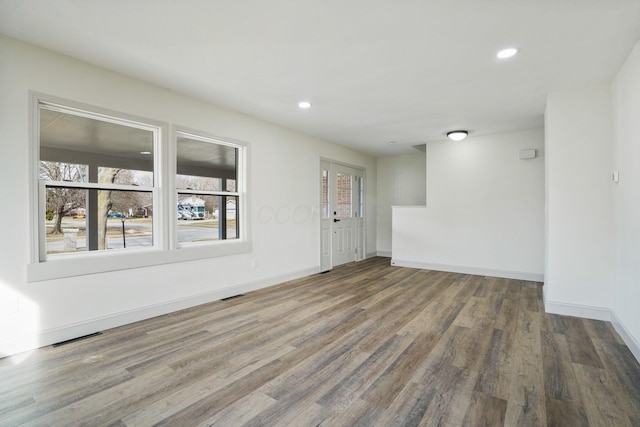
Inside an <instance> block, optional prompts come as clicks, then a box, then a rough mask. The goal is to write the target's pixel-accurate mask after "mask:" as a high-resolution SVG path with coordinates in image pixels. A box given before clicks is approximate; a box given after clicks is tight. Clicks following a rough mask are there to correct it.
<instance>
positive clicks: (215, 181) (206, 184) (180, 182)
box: [176, 175, 223, 191]
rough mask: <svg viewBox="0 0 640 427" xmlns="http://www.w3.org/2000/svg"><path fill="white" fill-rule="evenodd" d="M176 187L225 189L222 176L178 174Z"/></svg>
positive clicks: (204, 189) (186, 188)
mask: <svg viewBox="0 0 640 427" xmlns="http://www.w3.org/2000/svg"><path fill="white" fill-rule="evenodd" d="M176 188H181V189H183V190H203V191H223V188H222V180H221V179H220V178H207V177H205V176H189V175H176Z"/></svg>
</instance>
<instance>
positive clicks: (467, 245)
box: [392, 129, 544, 280]
mask: <svg viewBox="0 0 640 427" xmlns="http://www.w3.org/2000/svg"><path fill="white" fill-rule="evenodd" d="M543 144H544V141H543V131H542V129H533V130H526V131H520V132H509V133H503V134H496V135H490V136H482V137H480V136H479V137H468V138H467V139H465V140H464V141H460V142H452V141H441V142H432V143H429V144H427V207H424V208H417V207H397V208H394V210H393V242H392V246H393V250H392V252H393V262H394V263H395V264H396V265H406V266H414V267H424V268H434V269H442V270H447V271H460V272H469V273H478V274H488V275H494V276H500V277H516V278H525V279H531V280H542V273H543V265H544V264H543V259H544V258H543V254H544V253H543V248H544V240H543V235H544V233H543V231H544V150H543ZM527 148H534V149H536V150H537V154H538V156H537V157H536V158H535V159H531V160H520V159H519V150H521V149H527Z"/></svg>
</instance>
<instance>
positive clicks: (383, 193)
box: [376, 150, 427, 256]
mask: <svg viewBox="0 0 640 427" xmlns="http://www.w3.org/2000/svg"><path fill="white" fill-rule="evenodd" d="M425 156H426V153H425V152H420V151H417V150H416V152H415V153H414V154H410V155H404V156H389V157H379V158H378V159H377V169H378V179H377V181H378V191H377V194H378V209H377V215H376V216H377V219H378V228H377V233H376V235H377V238H378V244H377V249H378V255H380V256H391V206H394V205H395V206H401V205H424V204H426V203H427V170H426V168H427V162H426V157H425Z"/></svg>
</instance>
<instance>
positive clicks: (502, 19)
mask: <svg viewBox="0 0 640 427" xmlns="http://www.w3.org/2000/svg"><path fill="white" fill-rule="evenodd" d="M0 32H1V33H4V34H6V35H9V36H11V37H15V38H18V39H22V40H25V41H28V42H31V43H34V44H37V45H41V46H44V47H47V48H50V49H53V50H55V51H59V52H62V53H64V54H68V55H70V56H73V57H77V58H80V59H82V60H85V61H88V62H91V63H94V64H98V65H100V66H103V67H106V68H109V69H112V70H115V71H118V72H121V73H124V74H127V75H130V76H134V77H138V78H141V79H144V80H146V81H150V82H153V83H156V84H158V85H160V86H163V87H167V88H170V89H172V90H175V91H179V92H182V93H185V94H188V95H191V96H195V97H197V98H200V99H204V100H207V101H210V102H212V103H214V104H217V105H221V106H225V107H227V108H230V109H233V110H237V111H241V112H244V113H247V114H250V115H252V116H255V117H259V118H262V119H264V120H267V121H270V122H273V123H278V124H281V125H284V126H287V127H290V128H293V129H297V130H300V131H302V132H304V133H307V134H309V135H314V136H317V137H320V138H323V139H327V140H330V141H334V142H337V143H340V144H343V145H347V146H350V147H353V148H355V149H357V150H360V151H364V152H367V153H369V154H372V155H375V156H381V155H389V154H399V153H411V152H415V150H414V149H413V148H412V146H413V145H418V144H424V143H425V142H428V141H434V140H441V139H443V138H444V134H445V133H446V131H448V130H452V129H457V128H462V129H468V130H469V131H470V132H471V134H472V135H486V134H492V133H496V132H503V131H510V130H518V129H528V128H533V127H540V126H542V125H543V112H544V106H545V99H546V94H547V93H548V92H550V91H553V90H561V89H567V88H571V87H579V86H583V85H589V84H596V83H602V82H608V81H610V80H611V79H612V77H613V76H614V75H615V73H616V71H617V70H618V69H619V68H620V66H621V65H622V63H623V61H624V59H625V58H626V56H627V55H628V54H629V52H630V51H631V49H632V47H633V45H634V43H635V42H636V41H637V40H638V37H639V35H640V0H529V1H526V0H395V1H392V0H340V1H338V0H273V1H265V0H225V1H223V0H182V1H177V0H135V1H130V0H92V1H86V0H56V1H45V0H0ZM507 46H514V47H517V48H519V49H520V53H519V54H518V55H517V56H516V57H515V58H513V59H511V60H507V61H505V60H498V59H496V57H495V54H496V52H497V51H498V50H499V49H501V48H503V47H507ZM302 99H305V100H309V101H311V102H312V103H313V106H312V108H311V109H309V110H300V109H299V108H298V107H297V103H298V101H300V100H302ZM389 141H396V142H397V143H396V144H393V145H392V144H389Z"/></svg>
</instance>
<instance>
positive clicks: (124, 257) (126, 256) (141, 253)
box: [27, 241, 252, 282]
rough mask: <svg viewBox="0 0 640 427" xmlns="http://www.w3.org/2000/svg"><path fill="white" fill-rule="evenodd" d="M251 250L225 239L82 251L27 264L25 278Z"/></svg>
mask: <svg viewBox="0 0 640 427" xmlns="http://www.w3.org/2000/svg"><path fill="white" fill-rule="evenodd" d="M251 250H252V245H251V242H246V241H227V242H224V243H220V244H212V245H206V246H205V245H202V246H189V247H184V248H180V249H177V250H171V251H163V250H158V249H151V250H132V251H129V250H127V251H124V250H122V251H117V252H114V253H104V254H91V256H86V255H84V254H83V255H84V256H68V257H66V256H65V257H57V258H55V259H51V260H47V261H45V262H40V263H36V264H28V265H27V281H28V282H39V281H43V280H52V279H61V278H65V277H74V276H83V275H87V274H97V273H106V272H109V271H120V270H129V269H132V268H141V267H151V266H154V265H163V264H172V263H177V262H186V261H195V260H199V259H206V258H216V257H221V256H229V255H238V254H243V253H249V252H251Z"/></svg>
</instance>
